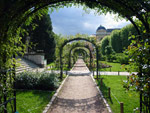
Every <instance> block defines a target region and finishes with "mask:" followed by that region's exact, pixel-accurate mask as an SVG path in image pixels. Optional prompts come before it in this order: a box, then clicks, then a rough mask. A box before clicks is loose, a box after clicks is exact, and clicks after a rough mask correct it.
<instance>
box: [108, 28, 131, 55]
mask: <svg viewBox="0 0 150 113" xmlns="http://www.w3.org/2000/svg"><path fill="white" fill-rule="evenodd" d="M127 38H128V37H127ZM110 43H111V46H112V48H113V50H114V51H115V52H116V53H120V52H122V40H121V38H120V30H115V31H113V32H112V33H111V35H110Z"/></svg>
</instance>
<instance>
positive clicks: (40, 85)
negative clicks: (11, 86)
mask: <svg viewBox="0 0 150 113" xmlns="http://www.w3.org/2000/svg"><path fill="white" fill-rule="evenodd" d="M59 84H60V82H59V79H58V76H57V75H56V74H55V73H47V72H29V71H26V72H22V73H19V74H18V75H17V76H16V89H36V90H51V91H53V90H55V89H56V88H58V86H59Z"/></svg>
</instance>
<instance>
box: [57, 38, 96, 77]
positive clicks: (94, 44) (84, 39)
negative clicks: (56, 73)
mask: <svg viewBox="0 0 150 113" xmlns="http://www.w3.org/2000/svg"><path fill="white" fill-rule="evenodd" d="M79 40H82V41H87V42H89V43H91V44H92V45H93V46H94V47H95V50H96V64H97V78H98V67H99V64H98V60H99V59H98V56H99V55H98V46H97V45H96V43H95V42H94V40H92V39H87V38H81V37H77V38H73V39H70V40H66V41H64V43H63V44H62V45H61V46H60V51H59V55H60V71H61V72H60V78H61V79H62V78H63V63H62V53H63V48H64V46H65V45H66V44H68V43H69V42H72V41H79Z"/></svg>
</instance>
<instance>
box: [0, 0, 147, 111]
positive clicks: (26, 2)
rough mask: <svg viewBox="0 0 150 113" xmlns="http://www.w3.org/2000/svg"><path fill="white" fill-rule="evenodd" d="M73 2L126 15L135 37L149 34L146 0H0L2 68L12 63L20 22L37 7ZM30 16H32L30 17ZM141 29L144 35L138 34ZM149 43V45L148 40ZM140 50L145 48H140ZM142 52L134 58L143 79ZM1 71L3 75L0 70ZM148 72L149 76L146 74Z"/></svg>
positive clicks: (68, 4) (99, 10)
mask: <svg viewBox="0 0 150 113" xmlns="http://www.w3.org/2000/svg"><path fill="white" fill-rule="evenodd" d="M72 3H77V4H82V5H83V4H85V5H86V6H88V7H89V8H92V9H95V10H97V12H100V13H107V12H113V13H118V14H119V15H120V16H122V17H124V18H127V19H128V20H129V21H130V22H131V23H132V24H133V25H134V27H135V28H136V30H137V32H138V34H139V37H136V38H137V39H139V40H140V41H141V40H142V38H143V36H145V37H144V38H146V39H148V37H149V35H147V34H148V33H149V34H150V24H149V22H148V20H149V17H150V16H149V14H150V13H149V12H150V2H149V0H0V51H1V52H0V69H2V68H4V70H6V69H8V68H9V67H11V63H8V62H9V61H11V60H10V59H11V58H12V56H13V54H16V53H17V51H16V50H15V47H14V46H15V43H14V42H17V41H16V40H13V38H15V37H16V34H17V29H18V27H19V26H21V24H23V23H24V22H25V21H26V20H27V19H28V18H29V16H30V17H31V16H32V17H34V15H35V12H38V14H39V15H40V14H41V12H39V10H40V9H42V8H44V7H47V6H49V7H50V8H55V7H63V6H71V5H72ZM133 17H136V18H137V19H138V20H139V21H140V22H141V23H142V26H144V29H145V31H144V33H143V32H141V31H140V28H139V26H138V25H137V24H136V22H134V20H133ZM29 20H31V18H30V19H29ZM29 23H30V22H29ZM142 33H143V34H146V35H141V34H142ZM16 39H17V38H16ZM139 40H138V42H139ZM148 45H150V43H149V42H148ZM142 46H143V44H142ZM143 51H144V49H143V50H142V52H143ZM140 52H141V48H140V47H139V53H140ZM148 53H149V52H148ZM142 55H145V54H143V53H141V54H140V55H138V58H139V57H140V59H138V58H137V63H139V78H140V79H142V76H143V71H144V69H142V66H143V64H144V63H143V58H142V57H143V56H142ZM145 58H146V57H145ZM146 63H147V62H146ZM7 64H9V65H7ZM148 65H149V62H148ZM5 68H6V69H5ZM1 74H2V75H3V73H2V72H1ZM4 74H5V73H4ZM147 76H148V77H149V74H147ZM148 77H147V79H148ZM141 81H142V80H141ZM147 83H148V82H147ZM142 84H143V83H141V85H142ZM143 86H144V85H143ZM140 89H142V88H140ZM141 92H142V91H141ZM141 94H142V93H141ZM149 98H150V97H149ZM140 100H141V101H142V96H140ZM140 103H142V102H140ZM149 108H150V107H149ZM15 111H16V110H15ZM149 111H150V110H149ZM140 112H142V105H140Z"/></svg>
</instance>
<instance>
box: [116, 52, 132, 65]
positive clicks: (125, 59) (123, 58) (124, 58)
mask: <svg viewBox="0 0 150 113" xmlns="http://www.w3.org/2000/svg"><path fill="white" fill-rule="evenodd" d="M116 61H117V62H119V63H121V64H129V56H128V55H126V54H125V53H118V54H116Z"/></svg>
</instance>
